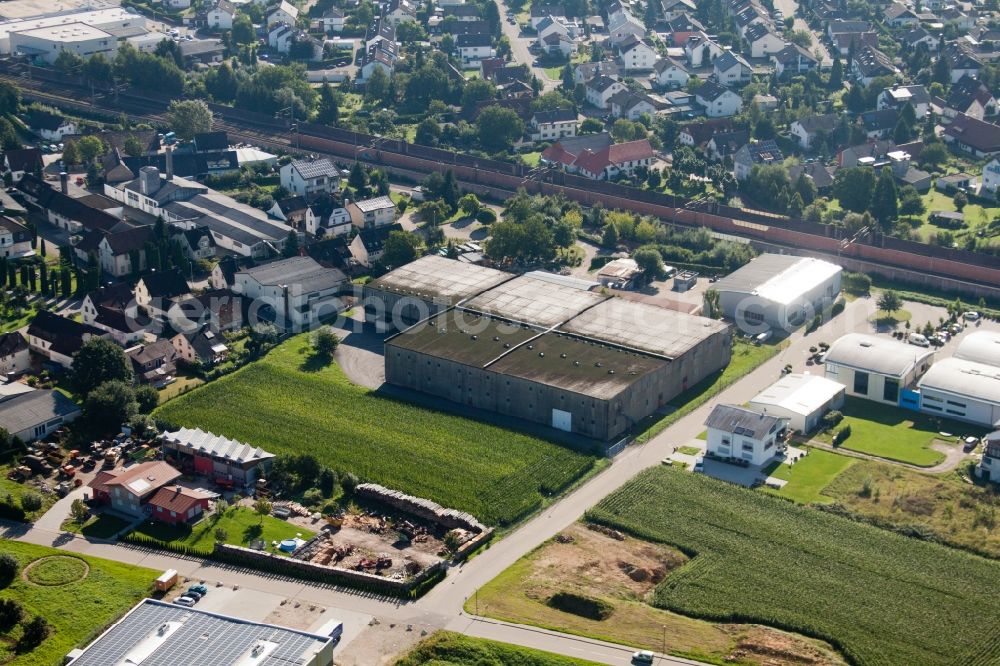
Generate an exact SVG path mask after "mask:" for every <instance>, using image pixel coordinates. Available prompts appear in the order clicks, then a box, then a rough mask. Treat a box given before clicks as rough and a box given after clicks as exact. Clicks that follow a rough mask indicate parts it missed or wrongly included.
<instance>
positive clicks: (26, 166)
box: [3, 148, 45, 185]
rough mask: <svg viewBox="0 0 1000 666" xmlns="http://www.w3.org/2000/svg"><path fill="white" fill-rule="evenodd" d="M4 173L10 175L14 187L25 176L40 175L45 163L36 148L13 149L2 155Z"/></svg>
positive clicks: (40, 152)
mask: <svg viewBox="0 0 1000 666" xmlns="http://www.w3.org/2000/svg"><path fill="white" fill-rule="evenodd" d="M3 166H4V171H5V172H6V173H9V174H10V179H11V182H13V183H14V184H15V185H16V184H17V183H18V181H20V180H21V178H23V177H24V175H25V174H28V173H30V174H36V173H37V174H40V173H41V172H42V168H43V167H44V166H45V163H44V162H43V161H42V151H41V150H39V149H38V148H15V149H13V150H8V151H5V152H4V154H3Z"/></svg>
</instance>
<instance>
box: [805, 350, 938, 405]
mask: <svg viewBox="0 0 1000 666" xmlns="http://www.w3.org/2000/svg"><path fill="white" fill-rule="evenodd" d="M933 362H934V351H933V350H931V349H930V348H927V347H917V346H915V345H910V344H907V343H905V342H899V341H898V340H893V339H892V338H890V337H888V336H876V335H867V334H864V333H848V334H847V335H845V336H843V337H841V338H839V339H838V340H837V341H836V342H834V343H833V344H832V345H831V346H830V349H829V350H828V351H827V352H826V358H825V360H824V366H825V368H826V378H827V379H832V380H833V381H836V382H839V383H841V384H843V385H844V387H845V388H846V389H847V395H853V396H857V397H859V398H865V399H867V400H874V401H875V402H881V403H884V404H887V405H901V406H904V407H910V408H912V409H917V408H918V405H917V404H916V403H915V402H911V401H909V400H908V398H907V396H906V395H904V389H906V388H907V387H908V386H910V385H912V384H913V383H914V382H915V381H917V380H918V379H919V378H920V377H922V376H923V375H924V373H925V372H927V370H928V368H930V367H931V363H933Z"/></svg>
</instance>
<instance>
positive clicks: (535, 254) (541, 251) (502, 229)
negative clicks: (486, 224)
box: [486, 215, 556, 262]
mask: <svg viewBox="0 0 1000 666" xmlns="http://www.w3.org/2000/svg"><path fill="white" fill-rule="evenodd" d="M555 248H556V246H555V238H554V237H553V235H552V230H551V229H549V227H548V226H546V224H545V223H544V222H543V221H542V219H541V216H539V215H532V216H531V217H529V218H528V219H527V220H525V221H524V222H517V221H515V220H512V219H510V218H507V219H504V220H503V221H501V222H497V223H496V224H493V225H492V226H491V227H490V238H489V240H487V241H486V256H488V257H489V258H490V259H493V260H494V261H498V262H506V261H523V262H530V261H535V260H541V261H547V260H550V259H552V258H553V257H555V254H556V249H555Z"/></svg>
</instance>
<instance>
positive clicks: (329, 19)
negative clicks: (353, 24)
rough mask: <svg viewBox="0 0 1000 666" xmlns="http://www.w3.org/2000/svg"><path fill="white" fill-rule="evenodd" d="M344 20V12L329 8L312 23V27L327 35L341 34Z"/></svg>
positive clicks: (337, 8) (336, 8)
mask: <svg viewBox="0 0 1000 666" xmlns="http://www.w3.org/2000/svg"><path fill="white" fill-rule="evenodd" d="M344 20H345V15H344V10H343V9H340V8H339V7H331V8H330V9H328V10H326V11H325V12H323V14H322V15H321V16H320V17H319V18H318V19H315V20H314V21H313V26H314V27H315V28H316V29H317V30H319V31H320V32H325V33H327V34H329V33H331V32H343V31H344Z"/></svg>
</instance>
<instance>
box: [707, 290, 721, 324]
mask: <svg viewBox="0 0 1000 666" xmlns="http://www.w3.org/2000/svg"><path fill="white" fill-rule="evenodd" d="M705 316H706V317H708V318H709V319H718V318H719V317H721V316H722V305H721V300H720V295H719V290H718V289H708V290H706V291H705Z"/></svg>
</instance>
